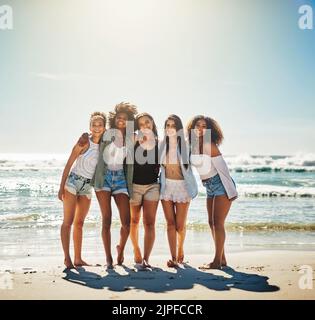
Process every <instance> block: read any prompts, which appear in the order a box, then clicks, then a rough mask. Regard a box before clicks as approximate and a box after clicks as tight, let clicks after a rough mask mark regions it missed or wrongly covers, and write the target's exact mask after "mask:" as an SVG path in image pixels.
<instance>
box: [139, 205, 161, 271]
mask: <svg viewBox="0 0 315 320" xmlns="http://www.w3.org/2000/svg"><path fill="white" fill-rule="evenodd" d="M158 205H159V202H158V201H148V200H144V201H143V225H144V255H143V260H144V261H143V265H144V266H145V267H150V265H149V257H150V254H151V251H152V248H153V244H154V240H155V218H156V211H157V207H158Z"/></svg>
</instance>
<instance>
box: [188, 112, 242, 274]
mask: <svg viewBox="0 0 315 320" xmlns="http://www.w3.org/2000/svg"><path fill="white" fill-rule="evenodd" d="M187 131H188V137H189V145H190V160H191V163H192V165H193V166H195V168H196V169H197V171H198V173H199V175H200V178H201V180H202V183H203V185H204V186H205V187H206V191H207V211H208V221H209V226H210V229H211V233H212V236H213V239H214V243H215V256H214V259H213V261H212V262H210V263H208V264H205V265H203V266H202V267H200V268H201V269H221V268H222V267H224V266H226V265H227V262H226V257H225V252H224V242H225V228H224V222H225V219H226V217H227V215H228V213H229V210H230V208H231V204H232V201H233V200H235V199H236V198H237V191H236V187H235V183H234V181H233V179H232V178H231V176H230V173H229V169H228V167H227V165H226V163H225V161H224V159H223V157H222V155H221V152H220V150H219V148H218V147H219V145H220V144H221V143H222V141H223V133H222V130H221V128H220V126H219V124H218V123H217V122H216V121H215V120H214V119H212V118H209V117H205V116H203V115H199V116H196V117H194V118H193V119H192V120H191V121H190V122H189V124H188V126H187Z"/></svg>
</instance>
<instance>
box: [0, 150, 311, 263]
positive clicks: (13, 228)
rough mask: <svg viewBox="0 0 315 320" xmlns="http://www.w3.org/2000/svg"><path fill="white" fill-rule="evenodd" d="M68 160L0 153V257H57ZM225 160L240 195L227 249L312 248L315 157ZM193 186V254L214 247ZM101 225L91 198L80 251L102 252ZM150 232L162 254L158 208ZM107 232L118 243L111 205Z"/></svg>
mask: <svg viewBox="0 0 315 320" xmlns="http://www.w3.org/2000/svg"><path fill="white" fill-rule="evenodd" d="M66 159H67V155H63V154H0V202H1V205H0V230H1V232H0V258H2V259H4V258H8V257H12V256H16V255H21V256H23V255H27V254H33V255H34V254H35V255H36V254H37V255H40V254H44V252H46V251H47V247H49V250H50V251H51V253H54V252H55V253H56V254H58V253H60V251H61V247H60V243H59V227H60V225H61V223H62V218H63V214H62V202H60V201H59V200H58V198H57V193H58V189H59V183H60V179H61V174H62V170H63V168H64V165H65V162H66ZM225 160H226V162H227V164H228V166H229V168H230V170H231V175H232V176H233V179H234V180H235V182H236V184H237V188H238V192H239V198H238V199H237V200H236V201H234V202H233V205H232V208H231V210H230V213H229V216H228V218H227V221H226V227H227V251H228V250H230V251H238V250H252V249H255V250H257V249H272V248H275V249H279V248H280V249H297V250H299V249H301V250H304V249H305V250H314V249H315V154H297V155H294V156H252V155H248V154H242V155H236V156H225ZM197 181H198V184H199V194H198V197H197V198H196V199H194V200H193V201H192V202H191V205H190V210H189V214H188V221H187V239H186V241H189V243H190V246H189V248H190V250H191V251H192V252H194V250H195V249H198V250H199V251H200V252H201V253H205V252H209V250H213V246H212V247H211V241H210V233H209V227H208V224H207V212H206V207H205V203H206V194H205V189H204V187H203V186H202V184H201V182H200V180H199V178H198V177H197ZM100 227H101V215H100V210H99V207H98V203H97V200H96V197H95V195H94V196H93V199H92V205H91V209H90V212H89V214H88V216H87V219H86V223H85V237H84V241H86V246H85V249H86V250H91V251H90V252H93V250H94V251H95V250H97V251H100V252H101V251H102V250H103V249H102V243H101V238H100V235H99V233H100ZM156 228H157V238H158V240H157V242H158V243H159V245H158V246H156V250H157V251H159V252H160V251H161V252H162V251H163V250H168V245H167V240H166V239H167V238H166V230H165V220H164V215H163V211H162V207H161V205H159V208H158V214H157V225H156ZM113 232H114V233H115V232H116V233H117V237H118V232H119V218H118V212H117V210H116V207H115V205H114V204H113ZM129 242H130V241H129ZM129 246H130V244H129ZM89 248H90V249H89ZM211 248H212V249H211ZM167 252H168V251H167ZM164 253H165V252H164Z"/></svg>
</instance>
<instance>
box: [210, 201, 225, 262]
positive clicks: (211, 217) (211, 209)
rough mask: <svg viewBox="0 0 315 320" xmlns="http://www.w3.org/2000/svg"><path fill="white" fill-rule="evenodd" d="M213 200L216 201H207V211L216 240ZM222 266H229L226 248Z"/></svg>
mask: <svg viewBox="0 0 315 320" xmlns="http://www.w3.org/2000/svg"><path fill="white" fill-rule="evenodd" d="M213 200H214V198H208V199H207V211H208V222H209V227H210V229H211V234H212V237H213V240H215V232H214V222H213V220H214V217H213V203H214V201H213ZM221 266H222V267H225V266H227V262H226V257H225V251H224V248H223V254H222V262H221Z"/></svg>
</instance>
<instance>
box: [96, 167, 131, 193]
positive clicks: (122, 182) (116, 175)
mask: <svg viewBox="0 0 315 320" xmlns="http://www.w3.org/2000/svg"><path fill="white" fill-rule="evenodd" d="M95 191H96V192H98V191H109V192H111V194H113V195H114V194H118V193H124V194H126V195H127V196H129V193H128V188H127V182H126V178H125V172H124V170H123V169H121V170H109V169H107V170H106V173H105V175H104V183H103V187H102V188H100V189H95Z"/></svg>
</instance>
